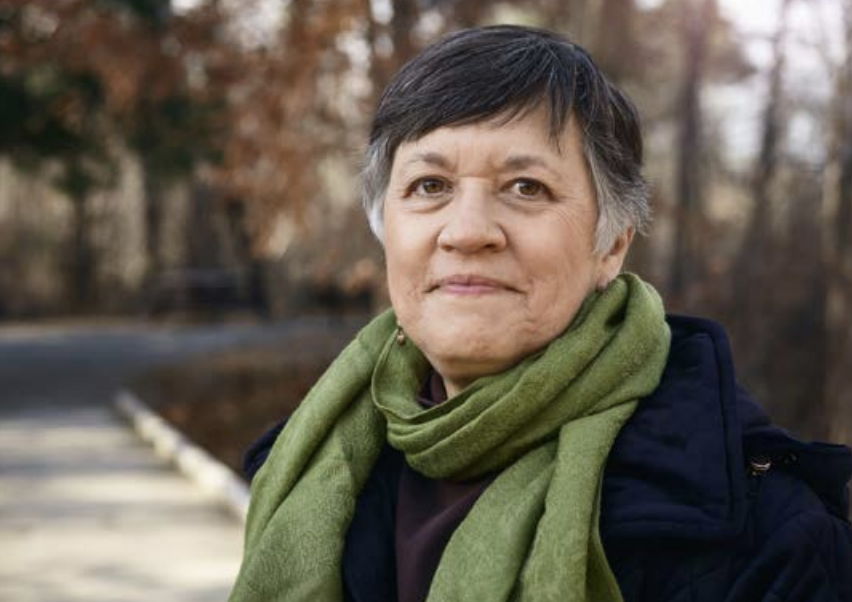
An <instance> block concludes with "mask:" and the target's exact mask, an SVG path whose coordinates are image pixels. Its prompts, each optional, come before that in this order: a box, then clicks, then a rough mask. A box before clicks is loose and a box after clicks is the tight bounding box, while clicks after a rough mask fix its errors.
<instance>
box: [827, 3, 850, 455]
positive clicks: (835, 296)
mask: <svg viewBox="0 0 852 602" xmlns="http://www.w3.org/2000/svg"><path fill="white" fill-rule="evenodd" d="M843 10H844V25H845V43H846V57H845V63H844V65H843V67H842V71H841V73H840V74H839V77H838V78H837V89H836V92H835V97H836V103H837V104H836V106H835V116H834V123H833V124H832V125H833V127H831V128H830V129H831V131H832V132H833V133H834V136H835V138H834V140H833V143H832V144H831V148H832V149H833V155H834V156H833V158H832V162H833V163H834V164H835V167H836V169H835V172H836V173H837V181H836V184H835V186H833V187H831V186H828V187H826V190H827V191H828V192H829V194H831V195H832V196H834V198H833V199H829V202H827V203H826V204H827V206H828V207H829V208H833V211H830V212H829V214H828V215H827V216H826V218H827V219H826V220H825V222H824V223H825V227H826V228H827V229H829V232H830V236H829V237H828V244H826V245H825V246H824V247H823V249H824V255H825V264H826V266H827V268H828V275H827V282H826V286H827V294H826V316H827V317H826V324H825V338H826V354H825V355H826V358H827V361H826V362H825V364H824V371H825V372H824V380H825V381H826V383H827V384H826V392H825V395H826V399H825V404H824V405H825V408H826V413H827V414H828V415H829V416H830V422H829V425H828V433H827V435H828V437H829V438H830V439H831V440H833V441H837V442H842V443H846V444H852V375H850V373H849V366H850V365H852V1H850V0H847V1H846V2H844V7H843ZM830 201H833V202H830Z"/></svg>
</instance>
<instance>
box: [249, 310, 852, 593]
mask: <svg viewBox="0 0 852 602" xmlns="http://www.w3.org/2000/svg"><path fill="white" fill-rule="evenodd" d="M669 325H670V327H671V329H672V347H671V352H670V354H669V360H668V364H667V367H666V370H665V372H664V374H663V377H662V381H661V383H660V385H659V387H658V388H657V390H656V391H655V392H654V393H653V394H652V395H651V396H650V397H648V398H646V399H644V400H643V401H642V402H641V403H640V404H639V409H638V410H637V411H636V413H635V414H634V416H633V417H632V418H631V420H630V421H629V422H628V424H627V425H626V426H625V427H624V428H623V429H622V431H621V433H620V434H619V436H618V439H617V441H616V444H615V446H614V447H613V449H612V452H611V453H610V457H609V459H608V462H607V467H606V472H605V477H604V489H603V498H602V508H601V523H600V528H601V535H602V537H603V541H604V547H605V549H606V552H607V558H608V559H609V561H610V565H611V567H612V569H613V571H614V572H615V575H616V577H617V578H618V582H619V584H620V586H621V589H622V593H623V594H624V599H625V601H626V602H640V601H641V602H705V601H706V602H782V601H783V602H852V528H850V524H849V520H848V512H849V486H848V483H849V479H850V476H852V455H850V451H849V449H848V448H846V447H844V446H840V445H829V444H820V443H803V442H801V441H799V440H797V439H795V438H793V437H792V436H790V435H789V434H788V433H787V432H785V431H783V430H781V429H779V428H777V427H774V426H772V425H771V424H770V423H769V421H768V419H767V418H766V416H765V415H764V414H763V412H762V411H761V410H760V409H759V408H758V407H757V405H755V404H754V403H753V402H752V401H751V400H750V398H749V396H748V394H747V393H746V392H745V391H743V390H742V389H741V388H739V387H738V386H737V384H736V382H735V379H734V370H733V363H732V358H731V352H730V348H729V346H728V341H727V337H726V336H725V333H724V331H723V330H722V328H721V327H720V326H719V325H718V324H715V323H713V322H710V321H708V320H700V319H697V318H687V317H671V316H670V317H669ZM281 426H282V425H279V426H278V427H276V428H275V429H273V430H272V431H270V432H269V433H267V434H266V435H264V437H262V438H261V439H260V440H259V441H258V442H257V443H256V444H255V445H254V446H253V447H252V449H251V450H249V453H248V454H247V455H246V464H245V468H246V473H247V474H248V475H249V477H251V476H253V475H254V473H255V472H256V471H257V470H258V469H259V468H260V466H261V465H262V463H263V461H264V460H265V459H266V457H267V455H268V453H269V448H270V447H271V445H272V443H273V442H274V440H275V437H276V436H277V435H278V432H280V430H281ZM402 462H403V459H402V456H401V455H400V454H399V452H397V451H395V450H393V449H392V448H390V447H389V446H385V449H384V450H383V452H382V454H381V456H380V458H379V461H378V462H377V464H376V467H375V468H374V470H373V473H372V474H371V477H370V479H369V481H368V482H367V484H366V486H365V489H364V491H363V492H362V493H361V495H360V496H359V498H358V504H357V508H356V510H355V517H354V519H353V522H352V525H351V526H350V529H349V532H348V534H347V539H346V546H345V550H344V558H343V579H344V584H345V588H346V592H347V598H348V600H351V601H353V602H391V601H393V600H395V599H396V569H395V559H394V558H395V550H394V516H395V507H396V494H397V481H398V477H399V470H400V467H401V465H402V464H401V463H402Z"/></svg>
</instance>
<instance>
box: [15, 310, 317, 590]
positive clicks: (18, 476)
mask: <svg viewBox="0 0 852 602" xmlns="http://www.w3.org/2000/svg"><path fill="white" fill-rule="evenodd" d="M315 327H323V323H322V322H321V321H319V322H311V321H299V322H291V323H282V324H273V325H269V324H264V325H237V326H216V327H203V328H202V327H199V328H184V329H174V328H171V329H168V328H152V327H150V326H146V325H113V326H109V327H104V326H77V327H71V328H67V327H51V326H40V327H29V326H23V327H12V328H10V327H4V328H0V602H6V601H8V602H83V601H85V602H135V601H137V600H139V601H141V600H145V601H146V602H149V601H150V600H157V602H215V601H218V600H225V599H226V598H227V595H228V592H229V590H230V587H231V585H232V583H233V579H234V577H235V574H236V571H237V568H238V564H239V560H240V554H241V539H242V524H241V523H240V521H239V520H238V519H237V518H235V517H234V515H233V514H232V513H229V512H228V511H227V510H226V509H225V508H224V507H223V506H222V505H221V504H220V503H219V502H218V501H217V500H214V499H212V498H210V497H208V495H207V494H205V493H204V492H203V491H202V490H201V489H200V488H199V487H197V486H196V485H195V484H193V483H192V482H191V481H189V480H188V479H186V478H185V477H183V476H181V475H180V474H179V473H178V472H177V471H176V470H174V469H173V468H172V467H171V466H169V465H168V464H167V463H166V461H165V460H161V459H160V458H158V457H157V456H156V455H155V454H154V452H153V451H152V449H151V448H150V447H149V446H147V445H146V444H143V443H142V442H141V441H140V440H139V439H138V438H137V437H136V435H135V434H134V433H133V431H132V430H131V429H130V428H129V426H128V425H127V424H126V423H124V422H123V421H122V420H121V419H120V418H119V417H118V414H117V413H116V412H115V411H114V410H113V404H112V400H113V397H114V394H115V391H116V390H117V388H118V387H120V385H121V383H122V382H124V381H125V380H126V379H127V378H129V377H131V376H133V375H134V374H136V373H138V372H139V371H141V370H143V369H144V368H145V367H148V366H150V365H152V364H155V363H158V362H169V361H174V360H175V359H178V358H180V357H182V356H187V355H191V354H195V353H202V352H205V351H211V350H215V349H219V348H223V347H233V346H235V345H241V344H248V343H253V342H261V341H266V340H271V341H274V340H281V339H282V338H285V337H286V336H287V333H289V332H296V331H298V330H299V329H303V328H315Z"/></svg>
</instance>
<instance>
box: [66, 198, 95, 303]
mask: <svg viewBox="0 0 852 602" xmlns="http://www.w3.org/2000/svg"><path fill="white" fill-rule="evenodd" d="M71 203H72V208H73V213H72V220H73V222H72V226H71V228H72V232H71V254H70V269H69V270H68V291H69V293H70V296H71V310H72V312H73V313H86V312H91V311H92V309H93V307H92V305H93V303H94V301H95V295H94V287H95V265H94V261H95V256H94V253H93V251H92V245H91V230H92V220H91V216H90V214H89V203H88V198H87V197H86V196H84V195H78V196H72V197H71Z"/></svg>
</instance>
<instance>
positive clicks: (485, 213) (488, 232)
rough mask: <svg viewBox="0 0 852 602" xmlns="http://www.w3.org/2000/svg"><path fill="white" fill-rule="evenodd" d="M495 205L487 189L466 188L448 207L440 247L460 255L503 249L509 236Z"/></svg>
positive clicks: (439, 238) (478, 187)
mask: <svg viewBox="0 0 852 602" xmlns="http://www.w3.org/2000/svg"><path fill="white" fill-rule="evenodd" d="M495 202H496V201H495V199H494V198H492V195H491V193H490V191H489V190H488V189H487V187H485V186H467V187H462V188H461V190H459V192H458V193H456V196H455V197H454V198H453V200H452V202H451V203H450V205H449V207H447V212H446V213H445V215H446V221H445V222H444V224H443V226H442V228H441V232H440V233H439V235H438V246H439V247H440V248H441V249H443V250H445V251H456V252H460V253H476V252H479V251H483V250H488V251H497V250H500V249H503V248H504V247H505V246H506V233H505V232H504V231H503V228H502V226H501V225H500V223H499V222H498V221H497V219H496V215H495V210H496V207H495Z"/></svg>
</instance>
